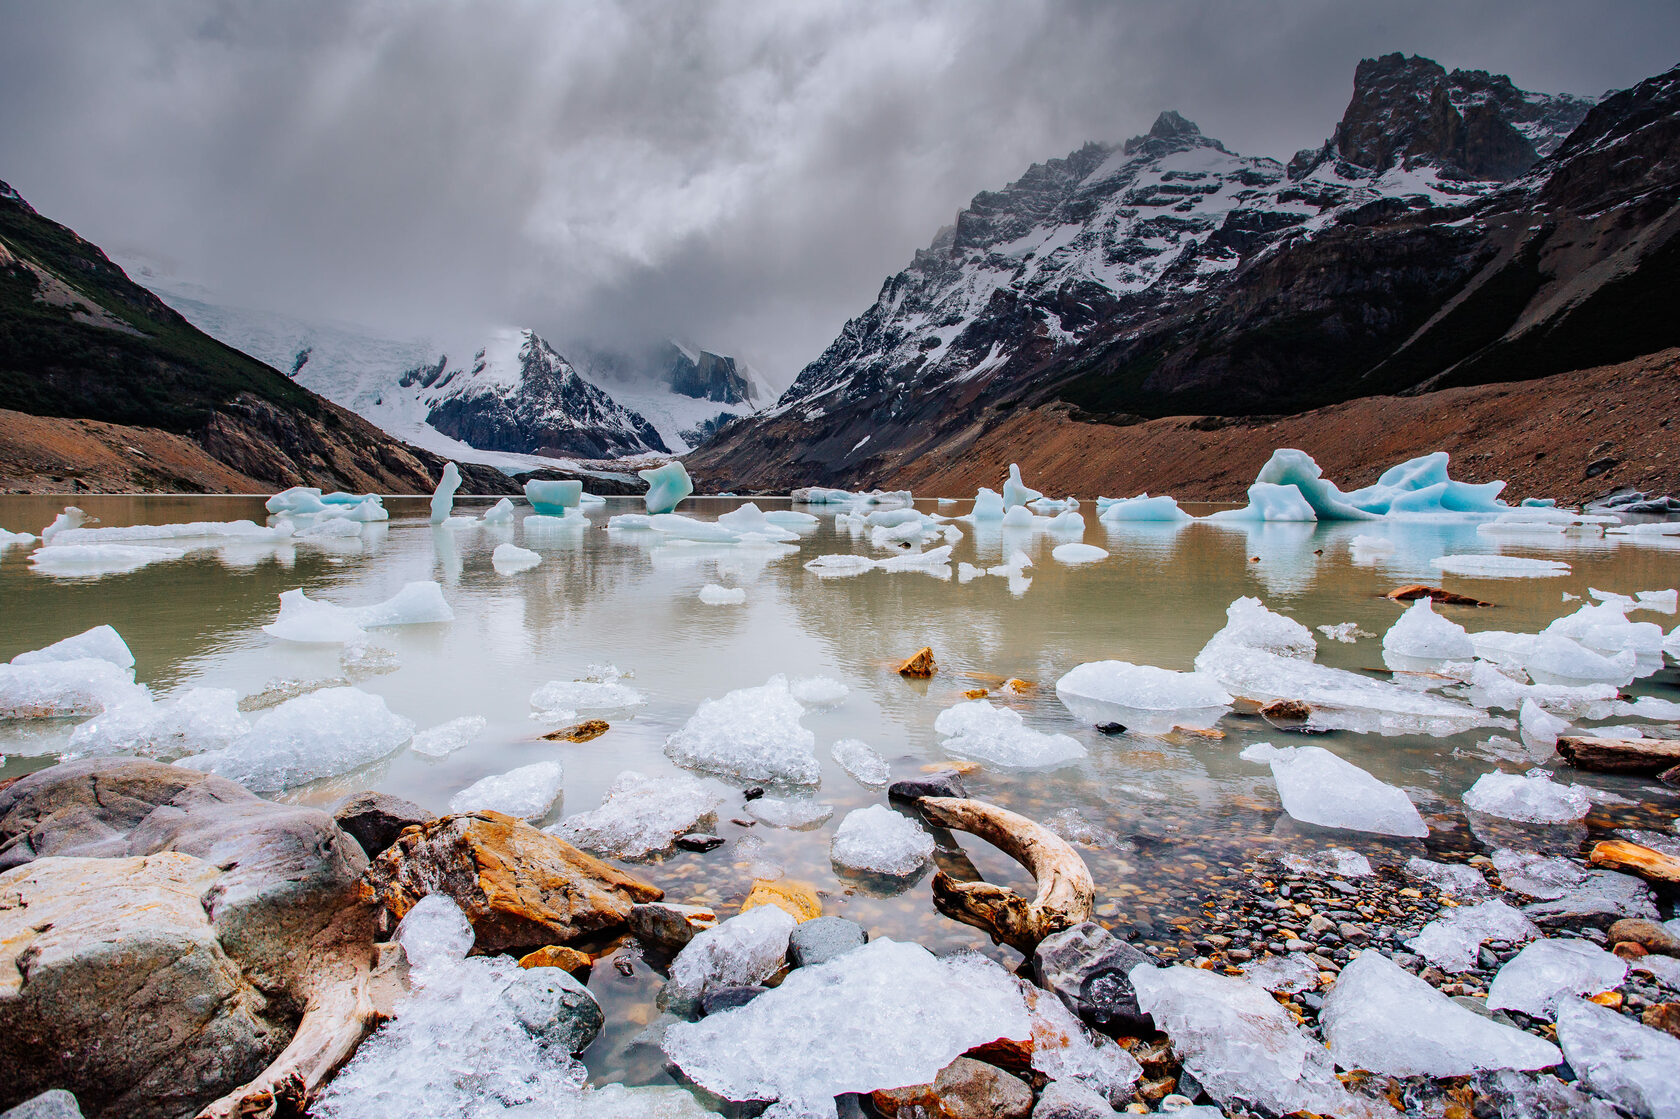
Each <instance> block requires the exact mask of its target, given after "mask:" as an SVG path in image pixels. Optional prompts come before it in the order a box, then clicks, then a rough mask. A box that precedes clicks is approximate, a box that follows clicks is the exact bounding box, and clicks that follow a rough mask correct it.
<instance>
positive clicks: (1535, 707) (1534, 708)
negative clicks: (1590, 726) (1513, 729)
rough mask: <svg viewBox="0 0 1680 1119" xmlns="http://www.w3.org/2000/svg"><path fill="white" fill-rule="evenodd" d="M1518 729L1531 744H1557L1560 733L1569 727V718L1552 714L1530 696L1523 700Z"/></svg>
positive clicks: (1526, 741)
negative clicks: (1561, 717)
mask: <svg viewBox="0 0 1680 1119" xmlns="http://www.w3.org/2000/svg"><path fill="white" fill-rule="evenodd" d="M1517 729H1518V730H1519V731H1521V732H1522V740H1523V742H1525V743H1527V744H1528V745H1530V746H1556V745H1557V740H1558V735H1560V734H1563V733H1564V732H1565V731H1567V730H1568V729H1569V720H1567V719H1560V718H1558V717H1557V716H1556V715H1553V714H1550V713H1549V712H1547V711H1546V709H1545V708H1543V707H1541V706H1540V705H1539V704H1538V703H1536V702H1535V701H1534V699H1533V698H1532V697H1530V698H1528V699H1525V700H1523V702H1522V708H1521V709H1520V710H1519V712H1518V715H1517Z"/></svg>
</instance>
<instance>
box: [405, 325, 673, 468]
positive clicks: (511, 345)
mask: <svg viewBox="0 0 1680 1119" xmlns="http://www.w3.org/2000/svg"><path fill="white" fill-rule="evenodd" d="M424 400H425V402H426V403H427V405H428V406H429V408H430V411H429V412H428V413H427V415H426V422H427V423H429V424H431V425H432V426H433V427H435V428H437V429H438V430H439V431H441V432H443V433H444V434H445V435H448V436H451V437H453V438H455V439H459V440H461V441H462V442H463V443H469V444H471V445H472V446H474V447H478V448H480V449H482V450H491V451H515V452H521V453H526V454H545V455H578V456H580V457H583V458H592V459H598V458H620V457H624V456H626V455H638V454H646V453H648V452H650V451H667V450H669V448H668V447H667V446H666V445H665V443H664V441H663V440H661V439H660V437H659V433H658V432H657V431H655V430H654V428H653V425H652V424H650V423H648V421H647V420H646V419H645V418H644V417H643V416H642V415H640V414H639V413H637V412H633V411H631V410H630V409H628V408H625V407H624V406H622V405H620V404H619V403H618V402H616V401H615V400H613V398H612V397H611V396H609V395H607V393H606V392H604V391H603V390H602V389H600V388H599V387H597V386H595V385H593V384H591V383H590V382H588V381H586V380H584V379H583V377H582V376H580V375H579V373H578V371H577V370H576V369H574V368H573V367H572V364H571V363H570V362H568V361H567V360H566V359H565V358H563V357H561V356H560V355H559V354H558V353H556V352H555V351H554V348H553V347H552V346H550V345H549V344H548V343H547V342H546V341H544V340H543V339H542V338H541V337H540V336H539V335H538V334H536V333H535V332H534V331H530V330H522V331H516V332H510V333H508V334H506V335H499V336H498V337H497V338H496V340H495V341H494V342H492V343H491V345H489V346H486V347H485V348H484V349H482V350H480V351H479V352H478V353H477V354H476V355H474V358H473V364H472V367H471V368H470V369H458V370H452V371H450V372H448V373H445V374H443V375H442V376H441V377H440V378H439V379H438V380H437V381H436V383H435V384H432V385H430V386H429V387H428V389H427V393H426V395H425V397H424Z"/></svg>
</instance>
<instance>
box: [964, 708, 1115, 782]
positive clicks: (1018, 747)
mask: <svg viewBox="0 0 1680 1119" xmlns="http://www.w3.org/2000/svg"><path fill="white" fill-rule="evenodd" d="M933 729H934V730H936V731H938V732H939V733H940V734H942V735H944V736H945V741H944V742H943V743H942V745H943V746H944V747H945V750H946V752H947V753H950V754H953V755H955V756H957V757H959V758H969V759H971V760H973V761H978V762H989V763H991V764H993V765H1000V766H1007V767H1011V768H1022V767H1029V766H1041V765H1062V764H1064V763H1066V762H1070V761H1076V760H1078V759H1079V758H1083V757H1084V756H1085V747H1083V746H1081V745H1080V744H1079V743H1078V742H1077V741H1075V740H1074V739H1072V738H1069V737H1068V736H1067V735H1065V734H1045V733H1043V732H1042V731H1036V730H1033V729H1032V728H1031V727H1028V726H1026V725H1025V724H1024V723H1023V721H1022V719H1021V716H1020V713H1019V712H1016V711H1014V710H1011V709H1010V708H1008V707H993V706H992V705H991V704H990V703H988V702H986V701H985V700H983V699H973V700H969V701H967V702H965V703H959V704H957V705H956V706H955V707H948V708H946V709H945V710H944V711H941V712H940V713H939V717H938V718H936V719H935V720H934V721H933Z"/></svg>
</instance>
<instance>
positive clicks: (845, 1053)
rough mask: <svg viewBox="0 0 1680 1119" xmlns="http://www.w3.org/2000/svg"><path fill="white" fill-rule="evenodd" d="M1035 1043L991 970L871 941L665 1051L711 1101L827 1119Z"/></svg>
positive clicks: (700, 1026) (974, 961)
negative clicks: (965, 1059)
mask: <svg viewBox="0 0 1680 1119" xmlns="http://www.w3.org/2000/svg"><path fill="white" fill-rule="evenodd" d="M761 908H773V907H769V906H765V907H761ZM748 912H755V911H754V910H749V911H748ZM742 916H746V914H743V915H742ZM735 920H739V918H735ZM726 923H727V922H726ZM721 927H722V926H721V925H720V926H719V928H721ZM706 935H707V934H706V933H701V934H700V936H702V937H703V936H706ZM695 939H696V941H698V940H699V939H700V938H699V937H696V938H695ZM1262 997H1264V996H1262ZM1032 1036H1033V1029H1032V1023H1031V1021H1030V1020H1029V1018H1028V1015H1027V1010H1026V1006H1025V1004H1024V1002H1023V1000H1022V998H1021V992H1020V988H1019V987H1018V986H1017V984H1016V981H1015V980H1014V979H1013V978H1012V977H1011V976H1010V975H1009V974H1008V973H1006V972H1005V971H1004V970H1003V969H1002V968H1001V967H999V966H998V965H996V964H994V963H992V962H991V961H989V960H983V959H979V958H976V957H970V956H959V957H956V958H953V959H948V960H941V959H938V958H936V957H935V956H933V954H932V953H930V952H928V951H927V950H926V949H925V948H922V947H920V946H919V945H915V944H900V943H898V942H896V941H893V940H890V939H887V938H880V939H877V940H872V941H870V942H869V943H868V944H866V945H864V946H863V947H862V948H858V949H855V950H853V951H851V952H847V953H846V954H845V955H843V956H839V957H837V958H835V959H833V960H830V961H828V962H827V963H822V964H816V965H814V966H811V967H802V968H797V969H795V970H794V971H793V972H792V973H791V974H789V975H788V977H787V979H786V980H784V981H783V982H782V983H781V985H780V986H778V987H775V988H773V989H772V990H769V991H766V992H765V993H764V994H762V995H760V996H758V997H757V998H756V999H754V1000H753V1001H752V1002H750V1003H748V1004H747V1005H745V1006H742V1007H739V1008H737V1009H735V1010H731V1011H730V1012H728V1013H727V1014H717V1015H713V1016H711V1017H709V1018H704V1019H702V1020H700V1021H698V1022H679V1023H676V1024H674V1025H672V1026H671V1027H670V1029H669V1030H667V1031H666V1033H665V1041H664V1049H665V1053H666V1055H667V1056H669V1057H670V1058H671V1060H672V1061H673V1062H675V1063H676V1065H677V1066H678V1067H679V1068H681V1069H682V1071H683V1073H684V1075H685V1076H687V1077H688V1078H689V1079H691V1080H692V1081H694V1082H695V1083H696V1084H698V1085H700V1086H701V1087H702V1088H705V1089H706V1090H707V1091H709V1092H712V1093H714V1094H716V1095H718V1096H722V1097H723V1098H725V1099H735V1100H776V1101H779V1102H778V1103H777V1104H776V1105H775V1106H773V1107H772V1109H771V1110H770V1111H769V1112H767V1113H766V1114H767V1116H769V1117H771V1119H783V1117H785V1119H793V1117H796V1116H822V1117H825V1119H833V1116H834V1115H835V1114H836V1113H835V1108H834V1097H835V1096H837V1095H840V1094H842V1093H846V1092H868V1091H872V1090H874V1089H877V1088H896V1087H901V1086H903V1085H906V1084H925V1083H928V1082H930V1081H932V1080H933V1078H934V1076H935V1075H936V1074H937V1073H938V1072H939V1070H940V1069H942V1068H944V1067H945V1066H946V1065H948V1064H950V1063H951V1061H953V1060H954V1059H956V1058H957V1057H960V1056H962V1054H964V1053H966V1052H967V1051H968V1050H970V1049H972V1048H974V1047H975V1046H977V1045H983V1044H986V1043H987V1042H992V1041H998V1040H1010V1041H1016V1042H1025V1041H1027V1040H1028V1039H1029V1038H1031V1037H1032ZM789 1053H797V1054H798V1055H799V1059H798V1060H794V1061H790V1060H788V1054H789Z"/></svg>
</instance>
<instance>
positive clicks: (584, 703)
mask: <svg viewBox="0 0 1680 1119" xmlns="http://www.w3.org/2000/svg"><path fill="white" fill-rule="evenodd" d="M596 675H597V676H598V677H599V678H598V679H597V678H590V679H586V680H550V681H549V682H548V683H546V684H544V685H543V686H542V687H540V688H538V689H537V690H536V691H534V692H532V693H531V711H532V715H531V717H532V718H533V719H539V720H544V721H549V722H552V721H553V720H554V718H556V717H557V715H558V717H563V718H567V719H569V718H571V717H572V716H573V715H575V714H576V713H577V712H579V711H627V710H629V709H630V708H632V707H640V706H642V705H643V704H645V703H646V702H647V696H645V695H643V694H642V693H641V692H639V691H637V690H636V689H635V688H632V687H630V685H628V684H621V683H619V680H620V678H621V677H620V675H619V672H618V670H617V669H608V670H607V671H605V672H600V673H597V674H596ZM562 712H563V713H564V714H563V715H560V714H559V713H562Z"/></svg>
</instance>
